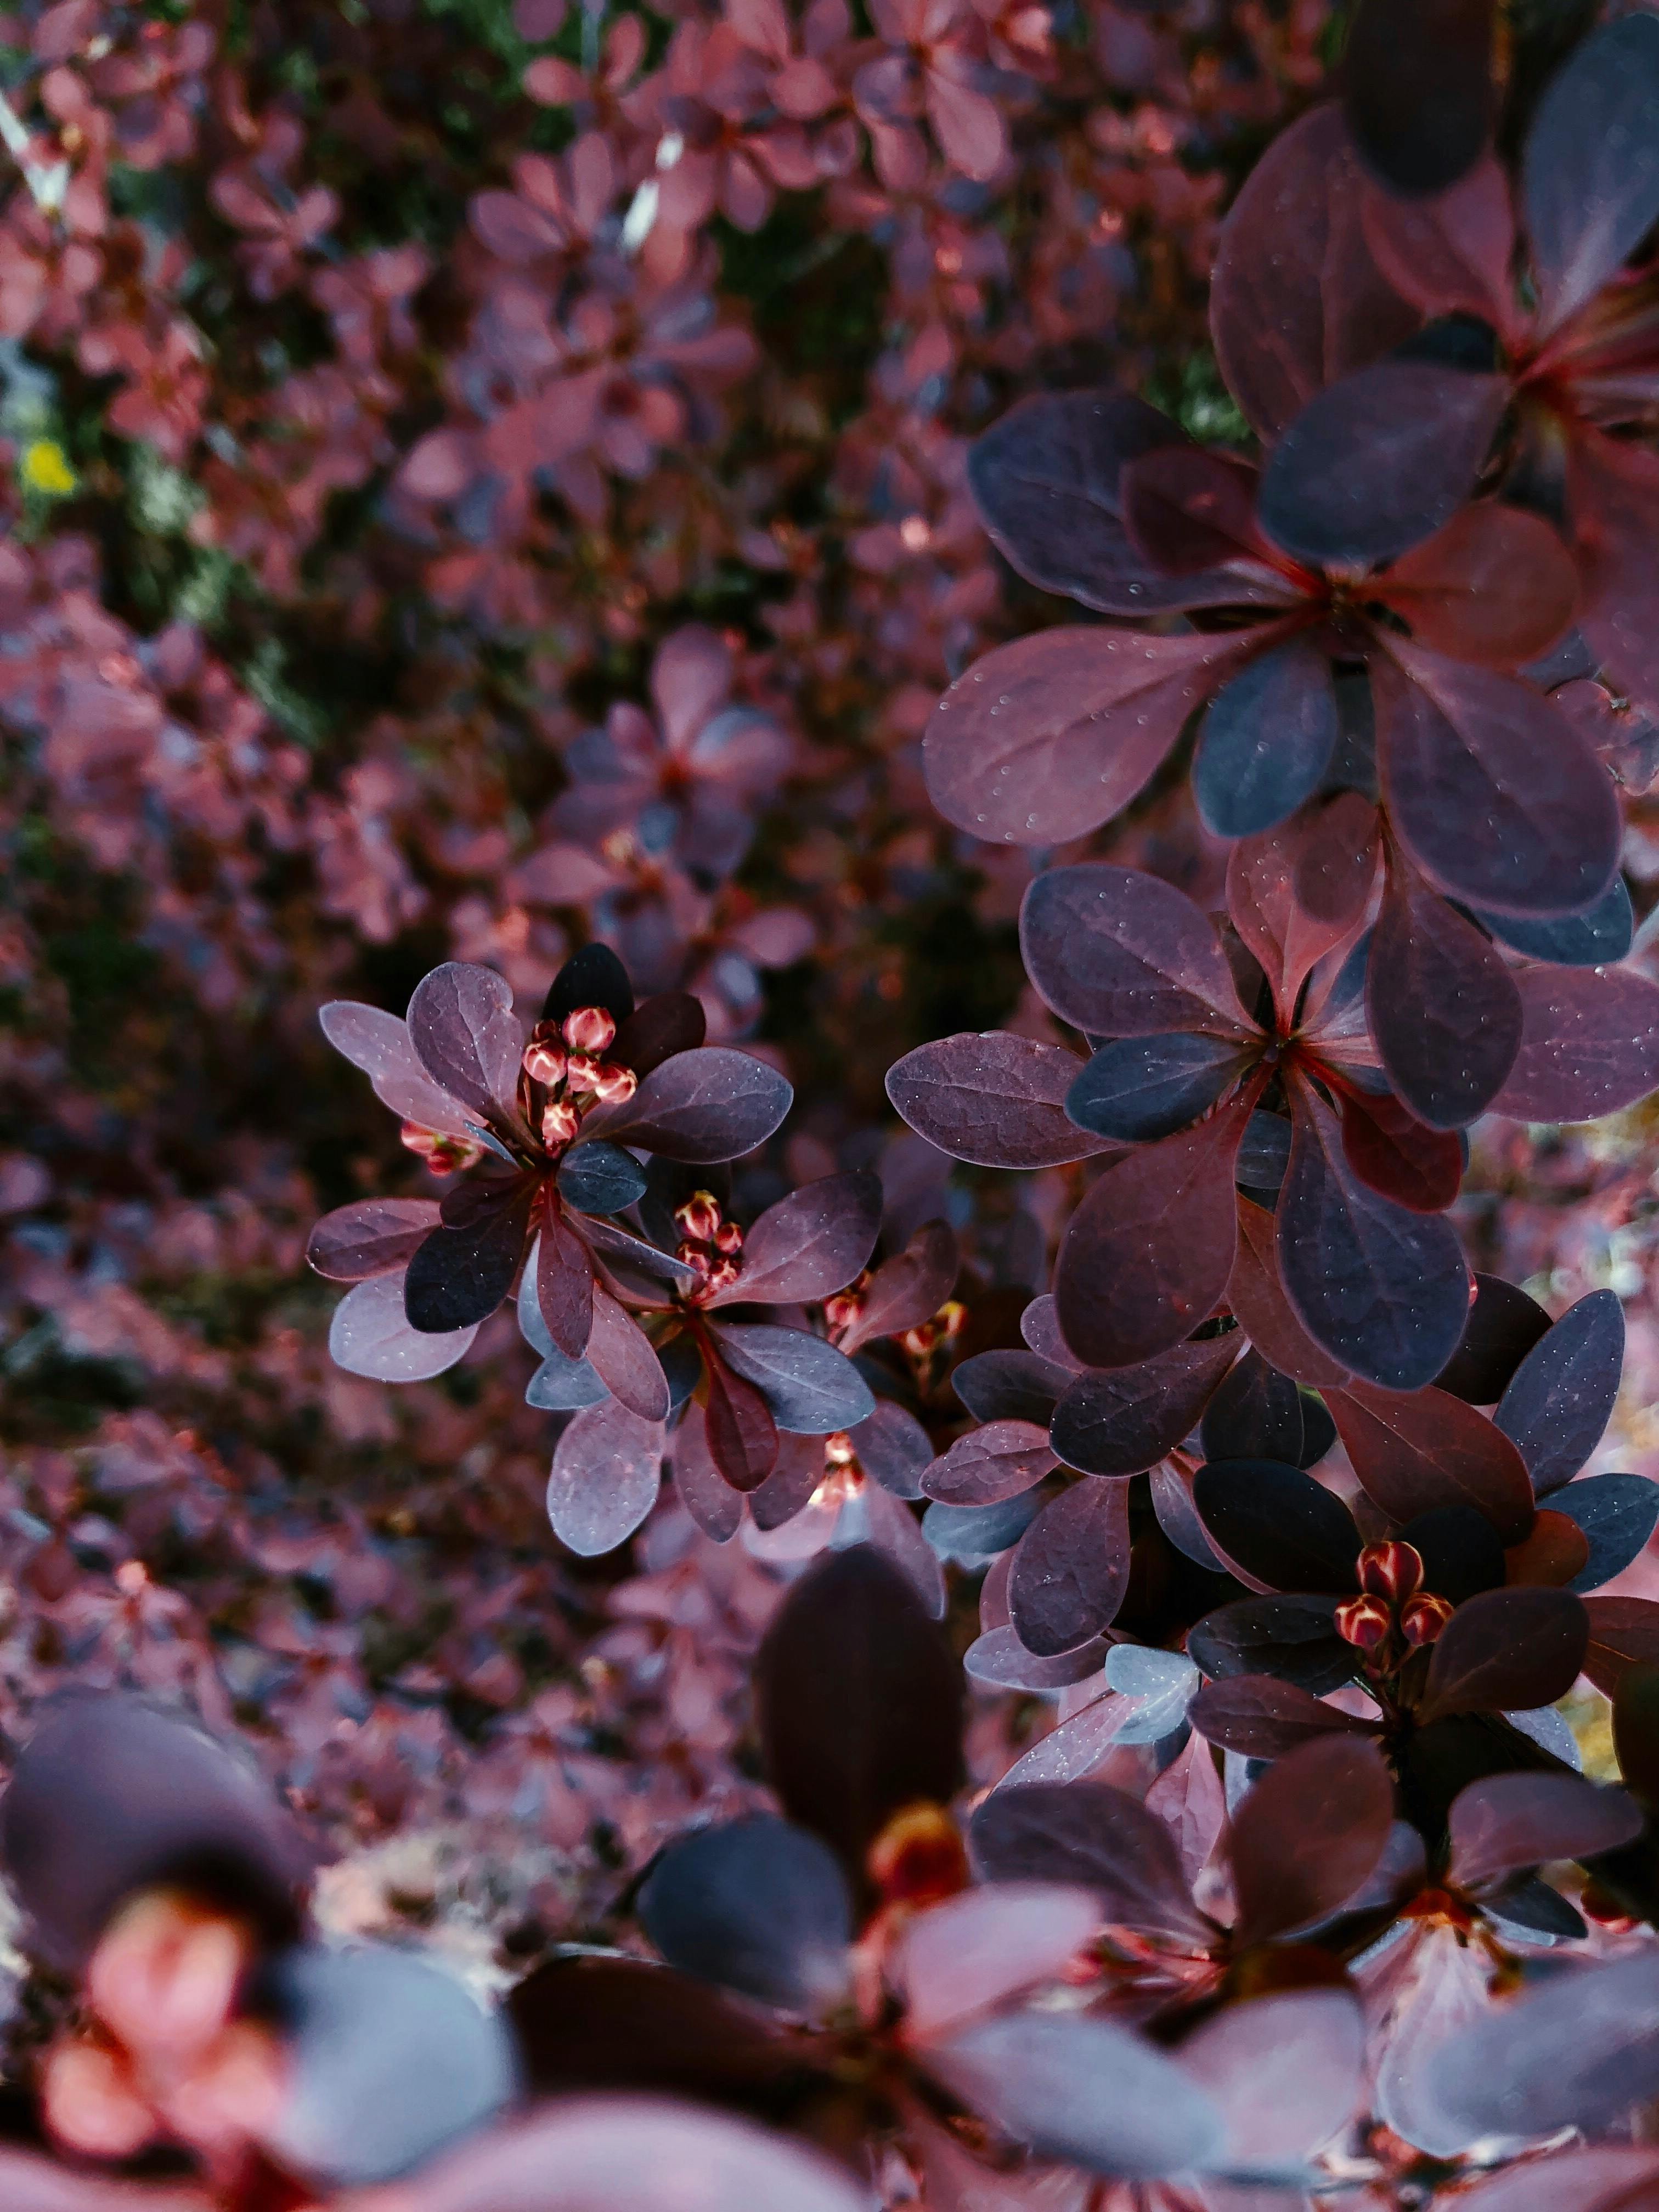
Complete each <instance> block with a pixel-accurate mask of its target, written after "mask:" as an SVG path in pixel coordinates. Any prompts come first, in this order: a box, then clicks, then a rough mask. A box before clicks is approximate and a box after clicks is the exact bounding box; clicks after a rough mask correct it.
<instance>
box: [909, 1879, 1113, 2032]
mask: <svg viewBox="0 0 1659 2212" xmlns="http://www.w3.org/2000/svg"><path fill="white" fill-rule="evenodd" d="M1099 1926H1100V1906H1099V1905H1098V1904H1097V1901H1096V1900H1095V1899H1094V1898H1093V1897H1092V1896H1091V1895H1090V1893H1089V1892H1088V1891H1087V1890H1086V1889H1077V1888H1067V1887H1061V1886H1060V1884H1059V1883H1057V1882H1035V1881H1033V1882H1005V1883H998V1884H996V1885H995V1886H994V1887H987V1888H983V1889H969V1890H964V1891H963V1892H962V1893H959V1894H958V1895H957V1896H955V1897H947V1898H946V1899H945V1900H944V1901H943V1902H942V1903H941V1904H938V1905H933V1906H931V1907H929V1908H928V1909H927V1910H926V1911H921V1912H918V1913H916V1914H915V1916H914V1917H912V1918H911V1919H909V1920H908V1921H907V1922H906V1923H905V1924H904V1926H903V1928H902V1929H901V1931H900V1934H899V1937H898V1941H897V1942H896V1945H895V1947H894V1952H895V1955H894V1957H893V1959H892V1964H891V1967H890V1979H891V1980H892V1981H893V1983H894V1984H896V1987H897V1989H898V1990H899V1992H900V1995H901V1997H902V2001H903V2002H904V2006H905V2021H904V2027H905V2033H906V2035H907V2036H908V2037H910V2038H911V2039H915V2040H922V2039H925V2040H927V2041H929V2042H931V2041H933V2040H934V2039H937V2038H938V2037H939V2036H940V2035H942V2034H946V2033H950V2032H951V2030H952V2029H953V2028H956V2027H959V2026H961V2025H962V2024H963V2023H964V2022H965V2021H968V2020H969V2019H971V2017H972V2016H973V2015H975V2013H982V2012H989V2011H990V2010H991V2009H992V2008H994V2007H997V2006H1001V2005H1004V2004H1006V2002H1008V2001H1009V2000H1010V1999H1011V1998H1012V1997H1015V1996H1018V1994H1019V1992H1020V1991H1021V1990H1028V1989H1030V1988H1031V1987H1033V1985H1034V1984H1037V1983H1039V1982H1052V1981H1054V1980H1057V1979H1058V1978H1060V1975H1062V1974H1063V1973H1064V1972H1065V1971H1066V1968H1067V1967H1068V1966H1071V1965H1072V1964H1073V1961H1074V1960H1076V1959H1077V1958H1078V1957H1079V1954H1081V1953H1083V1952H1084V1951H1085V1949H1086V1948H1087V1946H1088V1944H1089V1942H1090V1941H1091V1938H1092V1937H1093V1936H1095V1934H1096V1933H1097V1930H1098V1929H1099Z"/></svg>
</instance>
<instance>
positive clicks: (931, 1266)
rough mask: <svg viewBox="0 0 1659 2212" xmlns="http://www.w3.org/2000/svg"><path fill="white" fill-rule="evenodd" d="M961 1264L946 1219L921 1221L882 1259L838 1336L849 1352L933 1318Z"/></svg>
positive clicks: (954, 1240) (954, 1235) (844, 1349)
mask: <svg viewBox="0 0 1659 2212" xmlns="http://www.w3.org/2000/svg"><path fill="white" fill-rule="evenodd" d="M959 1264H960V1262H959V1261H958V1258H957V1239H956V1231H954V1230H953V1229H952V1228H951V1225H950V1224H949V1222H946V1221H924V1222H923V1224H922V1225H921V1228H920V1229H918V1230H917V1231H916V1232H915V1235H914V1236H913V1237H911V1239H910V1241H909V1243H908V1244H907V1245H906V1246H905V1248H904V1249H903V1250H902V1252H896V1253H895V1254H894V1255H893V1256H892V1258H891V1259H890V1260H884V1261H882V1263H881V1265H880V1267H878V1268H877V1269H876V1272H875V1273H874V1274H873V1275H872V1277H871V1279H870V1283H869V1287H868V1288H867V1289H866V1291H865V1293H864V1304H863V1306H862V1308H861V1310H860V1314H859V1317H858V1319H857V1320H856V1321H855V1322H854V1323H853V1326H852V1327H851V1328H849V1329H848V1332H847V1334H846V1335H845V1336H843V1337H842V1350H843V1351H845V1352H849V1353H850V1352H854V1351H856V1350H857V1348H858V1347H859V1346H860V1345H861V1344H868V1343H870V1342H871V1341H872V1339H874V1338H876V1337H878V1336H894V1335H896V1334H899V1332H900V1331H901V1330H903V1329H907V1328H918V1327H920V1325H921V1323H922V1322H925V1321H929V1320H931V1319H932V1317H933V1315H934V1314H936V1313H937V1312H938V1311H939V1308H940V1306H941V1305H943V1304H944V1303H945V1300H946V1299H947V1298H948V1297H950V1295H951V1290H952V1288H953V1287H954V1286H955V1284H956V1279H957V1267H958V1266H959Z"/></svg>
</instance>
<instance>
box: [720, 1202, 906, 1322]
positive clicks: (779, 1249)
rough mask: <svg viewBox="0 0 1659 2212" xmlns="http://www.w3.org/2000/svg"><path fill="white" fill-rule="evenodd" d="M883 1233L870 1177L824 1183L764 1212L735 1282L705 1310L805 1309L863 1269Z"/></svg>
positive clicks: (747, 1244)
mask: <svg viewBox="0 0 1659 2212" xmlns="http://www.w3.org/2000/svg"><path fill="white" fill-rule="evenodd" d="M880 1228H881V1184H880V1182H878V1179H877V1178H876V1177H875V1176H872V1175H870V1174H867V1173H866V1172H865V1171H863V1170H858V1171H856V1172H854V1173H852V1174H848V1175H833V1176H824V1177H823V1179H822V1180H821V1181H820V1182H811V1183H808V1184H807V1185H806V1186H805V1188H804V1189H801V1190H796V1191H792V1192H791V1193H790V1194H789V1195H788V1197H787V1198H781V1199H780V1200H778V1202H777V1204H776V1205H775V1206H768V1207H767V1209H766V1211H765V1212H764V1213H763V1214H762V1215H761V1217H760V1218H759V1220H758V1221H757V1222H756V1224H755V1225H754V1227H753V1228H752V1229H751V1230H750V1231H749V1234H748V1236H747V1237H746V1238H745V1239H744V1251H743V1266H742V1268H741V1270H740V1271H739V1273H738V1279H737V1280H736V1281H735V1282H734V1283H733V1284H732V1288H731V1290H730V1291H729V1292H722V1293H719V1294H717V1295H716V1297H714V1299H713V1300H711V1301H710V1303H711V1304H717V1305H718V1304H729V1303H730V1301H731V1300H732V1299H733V1298H742V1299H744V1300H745V1301H746V1302H747V1303H748V1304H752V1305H805V1304H811V1302H812V1301H813V1300H815V1299H818V1298H825V1297H829V1295H830V1293H831V1292H832V1291H839V1290H841V1289H842V1288H843V1287H844V1286H845V1285H847V1284H848V1283H850V1282H851V1281H852V1280H853V1279H854V1276H855V1275H857V1274H858V1273H860V1270H861V1269H862V1268H863V1267H864V1266H865V1265H866V1262H867V1261H868V1260H869V1257H870V1255H871V1254H872V1252H873V1251H874V1250H875V1249H876V1237H877V1233H878V1231H879V1230H880Z"/></svg>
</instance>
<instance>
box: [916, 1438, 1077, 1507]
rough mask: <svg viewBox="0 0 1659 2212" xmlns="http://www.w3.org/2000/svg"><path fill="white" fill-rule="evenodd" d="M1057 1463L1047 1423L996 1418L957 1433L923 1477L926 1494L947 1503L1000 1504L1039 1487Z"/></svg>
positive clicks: (922, 1486)
mask: <svg viewBox="0 0 1659 2212" xmlns="http://www.w3.org/2000/svg"><path fill="white" fill-rule="evenodd" d="M1053 1466H1054V1453H1053V1452H1052V1451H1051V1450H1050V1449H1049V1448H1048V1431H1047V1428H1046V1426H1039V1425H1037V1424H1036V1423H1035V1422H1032V1421H1024V1420H994V1421H991V1422H988V1423H987V1425H985V1427H983V1428H979V1429H970V1430H969V1432H968V1434H967V1435H966V1436H965V1437H957V1440H956V1442H955V1443H953V1444H952V1445H951V1448H950V1449H949V1450H948V1451H947V1452H945V1453H944V1454H943V1455H942V1456H941V1457H939V1458H938V1459H936V1460H935V1461H934V1462H933V1465H932V1466H931V1467H930V1468H928V1469H927V1473H926V1474H924V1475H923V1476H922V1478H921V1494H922V1496H923V1497H924V1498H939V1500H941V1501H942V1502H943V1503H944V1504H946V1505H1000V1504H1001V1503H1002V1501H1003V1499H1004V1498H1018V1496H1019V1495H1020V1493H1021V1492H1023V1491H1027V1490H1031V1489H1035V1487H1036V1485H1037V1484H1038V1483H1039V1482H1041V1481H1042V1478H1043V1476H1044V1475H1045V1474H1048V1472H1049V1471H1050V1469H1051V1468H1053Z"/></svg>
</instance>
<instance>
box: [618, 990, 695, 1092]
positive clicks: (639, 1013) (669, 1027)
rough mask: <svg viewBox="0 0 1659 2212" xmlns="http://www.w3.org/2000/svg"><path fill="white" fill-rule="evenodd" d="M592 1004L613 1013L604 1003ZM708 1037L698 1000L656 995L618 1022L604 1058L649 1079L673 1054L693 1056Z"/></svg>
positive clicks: (671, 994) (676, 994)
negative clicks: (615, 1061)
mask: <svg viewBox="0 0 1659 2212" xmlns="http://www.w3.org/2000/svg"><path fill="white" fill-rule="evenodd" d="M594 1003H595V1004H597V1005H600V1006H605V1007H606V1009H607V1011H610V1012H614V1011H615V1009H614V1008H613V1007H611V1005H610V1001H609V1000H596V1001H595V1002H594ZM707 1036H708V1016H707V1015H706V1014H705V1013H704V1012H703V1010H702V1000H701V999H694V998H693V997H692V995H691V994H690V992H689V991H659V993H658V994H657V995H656V997H655V998H654V999H647V1000H646V1002H645V1004H644V1005H643V1006H640V1007H638V1008H636V1009H635V1012H633V1013H631V1014H629V1016H628V1018H627V1019H626V1020H625V1021H624V1020H618V1022H617V1034H616V1036H614V1037H613V1038H612V1040H611V1049H610V1051H609V1052H608V1053H606V1054H605V1058H606V1059H607V1060H617V1061H619V1062H620V1063H621V1065H622V1066H623V1067H631V1068H632V1069H633V1071H634V1073H635V1074H636V1075H649V1074H650V1073H651V1071H652V1069H653V1067H660V1066H661V1065H662V1063H663V1061H664V1060H671V1059H672V1058H673V1057H674V1055H675V1054H676V1053H680V1052H695V1051H696V1049H697V1047H698V1046H699V1045H700V1044H702V1042H703V1040H704V1039H705V1038H706V1037H707Z"/></svg>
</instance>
